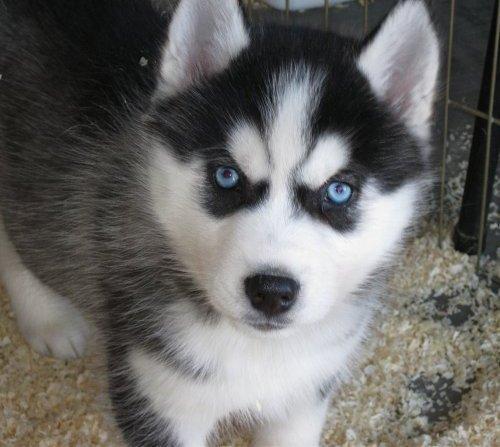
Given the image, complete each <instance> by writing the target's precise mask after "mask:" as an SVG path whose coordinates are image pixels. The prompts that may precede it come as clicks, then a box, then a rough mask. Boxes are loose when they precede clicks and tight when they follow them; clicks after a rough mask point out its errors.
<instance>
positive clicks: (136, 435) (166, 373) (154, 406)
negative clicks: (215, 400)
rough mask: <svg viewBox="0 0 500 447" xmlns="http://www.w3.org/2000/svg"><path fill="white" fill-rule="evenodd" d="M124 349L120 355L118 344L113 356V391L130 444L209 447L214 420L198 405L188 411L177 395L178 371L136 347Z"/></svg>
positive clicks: (134, 446) (116, 411)
mask: <svg viewBox="0 0 500 447" xmlns="http://www.w3.org/2000/svg"><path fill="white" fill-rule="evenodd" d="M120 350H121V351H122V353H120V354H119V355H117V354H116V351H117V349H116V347H114V349H113V351H115V352H112V353H111V355H110V357H109V390H110V396H111V401H112V404H113V410H114V415H115V420H116V422H117V425H118V426H119V428H120V430H121V432H122V434H123V437H124V439H125V441H126V443H127V445H128V446H130V447H206V445H207V441H206V440H207V437H208V435H209V433H210V431H211V428H212V426H213V424H212V421H211V420H210V418H207V417H205V415H203V414H198V413H197V411H196V408H191V409H190V411H186V409H185V408H184V405H183V402H182V401H181V400H179V398H178V396H177V397H176V394H177V393H176V392H175V388H176V386H175V385H176V381H177V380H178V379H177V376H178V372H176V371H171V370H170V369H169V368H168V367H166V366H164V365H163V364H161V363H160V362H157V361H156V360H155V359H154V356H150V355H148V354H146V353H144V352H141V353H140V354H137V352H140V351H136V349H134V348H122V349H120ZM134 351H135V352H134ZM176 398H177V401H176V400H175V399H176ZM186 398H187V396H186Z"/></svg>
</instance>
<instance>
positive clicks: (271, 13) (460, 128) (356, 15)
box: [253, 0, 500, 256]
mask: <svg viewBox="0 0 500 447" xmlns="http://www.w3.org/2000/svg"><path fill="white" fill-rule="evenodd" d="M395 3H396V0H374V1H373V2H372V3H370V8H369V26H370V28H371V27H373V26H375V25H376V24H377V23H378V22H379V20H381V19H382V18H383V17H384V16H385V14H386V13H387V12H388V11H389V10H390V9H391V7H392V6H393V5H394V4H395ZM493 7H494V0H474V1H468V2H457V10H456V15H455V23H456V25H455V26H456V28H455V30H456V31H455V39H454V51H453V58H452V72H453V74H452V80H451V84H450V86H451V87H450V88H451V97H452V99H455V100H456V101H460V102H462V103H464V104H466V105H468V106H470V107H474V108H475V107H476V106H477V99H478V94H479V88H480V83H481V76H482V69H483V63H484V58H485V53H486V46H487V41H488V33H489V27H490V20H491V15H492V11H493ZM432 9H433V15H434V20H435V23H436V25H437V28H438V32H439V34H440V36H441V40H442V46H443V59H445V57H446V46H447V36H448V27H449V11H450V0H434V1H433V2H432ZM253 20H256V21H278V22H285V20H286V18H285V14H284V13H283V12H280V11H275V10H272V9H268V8H258V9H256V10H255V11H254V13H253ZM290 22H291V23H293V24H297V25H306V26H312V27H315V28H324V26H325V20H324V11H323V9H314V10H309V11H306V12H292V13H291V14H290ZM329 26H330V29H331V30H333V31H335V32H338V33H341V34H346V35H352V36H359V37H361V36H362V34H363V7H362V6H361V5H360V3H359V2H358V1H357V0H355V1H352V2H350V3H347V4H345V5H343V6H342V7H332V8H331V9H330V15H329ZM444 72H445V70H444V69H443V70H442V73H443V74H444ZM444 94H445V82H444V77H443V79H442V81H441V83H440V95H439V98H440V101H439V103H438V105H437V113H436V119H435V142H436V163H439V159H440V152H441V150H442V141H443V136H442V134H443V110H444V105H443V97H444ZM473 126H474V119H473V118H471V117H470V116H468V115H466V114H464V113H463V112H460V111H456V110H452V111H451V113H450V135H451V138H450V157H449V159H448V164H447V168H448V181H449V185H450V186H449V188H448V189H450V188H451V189H453V188H454V189H457V188H458V189H459V190H460V188H461V187H463V182H462V180H463V179H464V178H465V176H464V173H465V169H466V164H465V162H466V161H467V160H468V156H469V149H470V140H471V134H472V129H473ZM494 144H498V142H495V143H494ZM497 174H499V172H498V169H497ZM497 177H498V175H497ZM497 185H498V182H497ZM449 193H450V195H451V196H452V198H451V201H452V202H454V203H449V201H448V203H447V206H448V208H449V209H448V213H455V214H457V213H458V209H459V205H460V203H459V202H460V196H461V192H460V191H458V193H457V191H451V190H450V191H449ZM497 194H498V188H497ZM493 202H494V203H493V205H492V207H491V213H490V216H489V225H488V231H489V233H488V242H487V253H488V254H489V255H492V256H495V255H496V254H497V251H498V246H499V242H500V228H499V222H498V208H499V207H500V197H498V195H497V196H496V197H494V200H493Z"/></svg>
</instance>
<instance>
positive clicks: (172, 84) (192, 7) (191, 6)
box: [160, 0, 250, 94]
mask: <svg viewBox="0 0 500 447" xmlns="http://www.w3.org/2000/svg"><path fill="white" fill-rule="evenodd" d="M249 41H250V40H249V36H248V33H247V30H246V27H245V20H244V17H243V12H242V9H241V6H240V4H239V2H238V0H181V2H180V4H179V6H178V7H177V9H176V10H175V12H174V15H173V17H172V21H171V23H170V28H169V31H168V41H167V43H166V46H165V48H164V51H163V60H162V63H161V71H160V76H161V79H160V89H161V91H162V92H163V93H166V94H173V93H176V92H178V91H180V90H183V89H185V88H187V87H189V86H190V85H192V84H194V83H196V82H197V81H199V80H200V79H202V78H204V77H208V76H210V75H213V74H215V73H218V72H220V71H223V70H224V69H225V68H227V66H228V65H229V63H230V61H231V59H233V58H235V57H236V56H237V55H238V54H239V53H240V52H241V51H242V50H243V49H244V48H245V47H246V46H248V44H249Z"/></svg>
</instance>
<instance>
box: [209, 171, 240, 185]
mask: <svg viewBox="0 0 500 447" xmlns="http://www.w3.org/2000/svg"><path fill="white" fill-rule="evenodd" d="M215 181H216V182H217V184H218V185H219V186H220V187H221V188H224V189H232V188H234V187H235V186H236V185H237V184H238V182H239V181H240V175H239V174H238V171H237V170H236V169H234V168H231V167H229V166H221V167H220V168H217V170H216V171H215Z"/></svg>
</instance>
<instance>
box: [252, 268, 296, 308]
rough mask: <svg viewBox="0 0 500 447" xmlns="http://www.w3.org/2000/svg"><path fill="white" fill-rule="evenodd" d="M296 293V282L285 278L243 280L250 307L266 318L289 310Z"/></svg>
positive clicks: (258, 276) (272, 277) (260, 276)
mask: <svg viewBox="0 0 500 447" xmlns="http://www.w3.org/2000/svg"><path fill="white" fill-rule="evenodd" d="M298 291H299V284H298V283H297V281H295V280H293V279H292V278H287V277H286V276H272V275H254V276H249V277H248V278H246V279H245V293H246V294H247V296H248V298H249V299H250V302H251V303H252V306H253V307H254V308H255V309H257V310H259V311H261V312H263V313H264V314H265V315H267V316H268V317H272V316H274V315H279V314H281V313H283V312H286V311H287V310H288V309H290V308H291V307H292V306H293V304H294V303H295V300H296V299H297V292H298Z"/></svg>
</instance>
